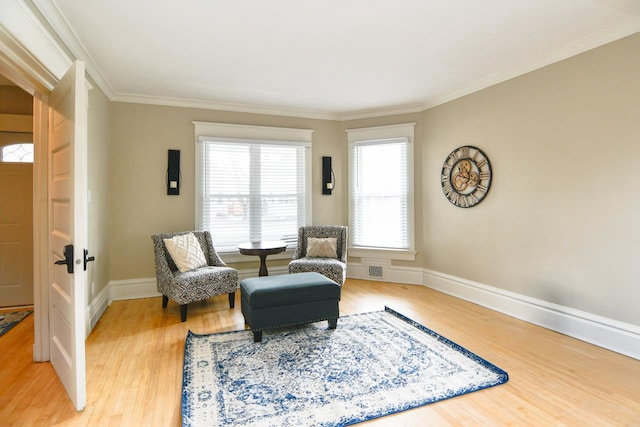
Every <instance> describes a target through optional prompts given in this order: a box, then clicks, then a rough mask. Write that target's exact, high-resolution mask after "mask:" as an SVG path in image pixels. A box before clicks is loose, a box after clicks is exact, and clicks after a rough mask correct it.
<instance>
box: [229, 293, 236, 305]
mask: <svg viewBox="0 0 640 427" xmlns="http://www.w3.org/2000/svg"><path fill="white" fill-rule="evenodd" d="M235 306H236V293H235V292H229V307H231V308H234V307H235Z"/></svg>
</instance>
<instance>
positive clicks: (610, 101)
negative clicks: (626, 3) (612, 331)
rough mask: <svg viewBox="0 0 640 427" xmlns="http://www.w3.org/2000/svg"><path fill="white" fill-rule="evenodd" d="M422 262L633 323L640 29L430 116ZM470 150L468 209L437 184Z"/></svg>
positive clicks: (639, 212) (638, 226) (639, 297)
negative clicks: (484, 183)
mask: <svg viewBox="0 0 640 427" xmlns="http://www.w3.org/2000/svg"><path fill="white" fill-rule="evenodd" d="M422 124H423V126H422V127H421V130H422V133H423V134H422V136H421V140H422V144H423V149H422V152H421V156H422V157H421V163H422V165H423V175H422V183H421V184H422V203H423V209H424V224H425V226H424V230H423V232H424V234H423V236H422V238H423V241H424V250H425V253H424V265H425V268H428V269H432V270H435V271H439V272H444V273H447V274H451V275H455V276H459V277H462V278H465V279H469V280H473V281H477V282H481V283H484V284H487V285H491V286H496V287H498V288H501V289H505V290H508V291H513V292H517V293H519V294H524V295H528V296H531V297H535V298H539V299H542V300H545V301H549V302H552V303H557V304H561V305H564V306H567V307H573V308H576V309H579V310H583V311H586V312H590V313H594V314H598V315H602V316H606V317H609V318H612V319H617V320H620V321H625V322H629V323H632V324H635V325H640V310H638V301H640V287H639V286H638V283H639V278H640V245H639V242H640V198H639V197H638V196H640V191H639V189H638V188H639V187H638V180H637V172H636V170H637V168H638V165H640V139H639V138H640V35H639V34H636V35H634V36H632V37H629V38H626V39H623V40H620V41H618V42H615V43H612V44H610V45H607V46H604V47H601V48H598V49H595V50H593V51H590V52H587V53H584V54H582V55H579V56H577V57H574V58H571V59H568V60H565V61H562V62H560V63H557V64H555V65H551V66H548V67H545V68H543V69H541V70H538V71H535V72H532V73H529V74H527V75H524V76H521V77H519V78H516V79H513V80H511V81H508V82H506V83H503V84H500V85H497V86H494V87H492V88H489V89H486V90H483V91H481V92H478V93H475V94H472V95H469V96H466V97H464V98H461V99H458V100H456V101H453V102H450V103H448V104H445V105H441V106H438V107H436V108H433V109H430V110H428V111H425V112H424V113H423V114H422ZM461 145H476V146H478V147H480V148H481V149H482V150H484V151H485V153H486V154H487V155H488V157H489V159H490V161H491V164H492V167H493V173H494V175H493V177H494V179H493V183H492V186H491V189H490V191H489V193H488V195H487V197H486V199H485V200H484V201H483V202H482V203H481V204H480V205H478V206H477V207H474V208H472V209H460V208H456V207H454V206H453V205H451V204H450V203H449V202H448V201H447V200H446V199H445V197H444V196H443V194H442V189H441V185H440V181H439V174H440V170H441V167H442V163H443V161H444V159H445V157H446V156H447V154H448V153H449V152H450V151H452V150H453V149H454V148H456V147H458V146H461Z"/></svg>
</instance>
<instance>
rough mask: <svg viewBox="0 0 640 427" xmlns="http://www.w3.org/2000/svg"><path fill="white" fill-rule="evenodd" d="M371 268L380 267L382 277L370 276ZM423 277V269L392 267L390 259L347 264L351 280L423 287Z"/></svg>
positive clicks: (364, 260) (364, 259) (361, 260)
mask: <svg viewBox="0 0 640 427" xmlns="http://www.w3.org/2000/svg"><path fill="white" fill-rule="evenodd" d="M369 267H380V268H379V269H377V270H378V271H379V272H380V273H381V274H382V275H381V276H371V275H369ZM422 276H423V274H422V268H413V267H399V266H397V265H392V264H391V261H390V260H388V259H374V258H361V259H360V262H350V263H348V264H347V277H349V278H351V279H365V280H377V281H379V282H396V283H407V284H412V285H421V284H422V280H423V277H422Z"/></svg>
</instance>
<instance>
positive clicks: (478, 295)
mask: <svg viewBox="0 0 640 427" xmlns="http://www.w3.org/2000/svg"><path fill="white" fill-rule="evenodd" d="M369 266H380V267H382V277H377V276H376V277H372V276H369ZM347 271H348V276H349V277H350V278H354V279H367V280H378V281H384V282H397V283H407V284H419V285H425V286H427V287H429V288H432V289H435V290H438V291H441V292H444V293H446V294H449V295H453V296H455V297H458V298H461V299H464V300H466V301H470V302H473V303H475V304H479V305H482V306H483V307H487V308H490V309H492V310H495V311H498V312H500V313H504V314H507V315H509V316H512V317H515V318H517V319H521V320H524V321H526V322H529V323H533V324H534V325H538V326H542V327H544V328H547V329H551V330H553V331H556V332H560V333H562V334H565V335H569V336H571V337H574V338H577V339H580V340H582V341H586V342H589V343H591V344H595V345H597V346H600V347H604V348H606V349H609V350H612V351H615V352H617V353H621V354H624V355H627V356H629V357H633V358H634V359H638V360H640V327H639V326H636V325H632V324H629V323H624V322H619V321H617V320H613V319H609V318H606V317H602V316H598V315H595V314H591V313H587V312H584V311H580V310H576V309H573V308H571V307H566V306H561V305H558V304H554V303H551V302H548V301H543V300H540V299H536V298H532V297H528V296H526V295H521V294H517V293H514V292H510V291H506V290H503V289H499V288H495V287H492V286H488V285H485V284H482V283H478V282H473V281H471V280H466V279H462V278H460V277H456V276H451V275H447V274H444V273H440V272H437V271H432V270H427V269H424V270H423V269H416V268H409V267H398V266H393V265H391V263H390V262H389V261H385V260H373V259H362V261H361V263H349V265H348V268H347ZM287 273H288V267H287V266H280V267H271V268H270V269H269V274H271V275H278V274H287ZM255 276H257V271H255V270H253V269H246V270H239V271H238V277H239V280H243V279H245V278H248V277H255ZM158 296H160V293H158V291H157V289H156V279H155V278H154V277H151V278H141V279H128V280H115V281H111V282H109V283H108V284H107V286H106V287H105V289H103V290H102V291H101V292H100V293H99V294H98V295H97V296H96V298H94V299H93V301H92V302H91V304H90V305H89V307H88V309H87V319H90V324H89V325H87V331H88V332H90V331H91V329H93V327H94V326H95V324H96V323H97V321H98V320H99V319H100V316H102V314H103V313H104V311H105V310H106V308H107V306H108V305H109V304H111V302H112V301H117V300H125V299H137V298H151V297H158Z"/></svg>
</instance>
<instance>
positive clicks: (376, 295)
mask: <svg viewBox="0 0 640 427" xmlns="http://www.w3.org/2000/svg"><path fill="white" fill-rule="evenodd" d="M236 298H237V299H236V308H235V309H233V310H231V309H229V308H228V301H227V297H226V296H221V297H217V298H213V299H210V300H208V301H206V302H201V303H196V304H190V306H189V316H188V319H187V321H186V322H185V323H181V322H180V314H179V307H178V305H176V304H175V303H173V302H169V307H168V308H167V309H166V310H163V309H162V308H161V299H160V298H149V299H139V300H129V301H115V302H113V303H112V304H111V306H110V307H109V308H108V309H107V311H106V312H105V314H104V315H103V317H102V318H101V319H100V321H99V322H98V324H97V325H96V327H95V329H94V330H93V332H92V333H91V335H90V336H89V338H88V339H87V342H86V360H87V406H86V409H85V410H84V411H82V412H80V413H77V412H76V411H75V410H74V409H73V407H72V405H71V403H70V402H69V400H68V398H67V397H66V394H65V392H64V390H63V388H62V385H61V384H60V382H59V381H58V379H57V377H56V376H55V374H54V372H53V369H52V367H51V365H50V364H49V363H34V362H32V344H33V316H29V317H28V318H27V319H26V320H24V321H22V322H21V323H20V324H19V325H18V326H16V327H15V328H13V329H12V330H11V331H9V332H8V333H7V334H5V335H4V336H3V337H0V425H2V426H50V425H56V426H179V425H180V423H181V418H180V398H181V396H180V393H181V384H182V361H183V350H184V340H185V336H186V333H187V331H188V330H189V329H190V330H192V331H193V332H196V333H212V332H220V331H232V330H237V329H242V328H243V327H244V321H243V317H242V314H241V313H240V308H239V307H240V302H239V295H236ZM385 305H387V306H389V307H391V308H393V309H394V310H396V311H399V312H400V313H402V314H404V315H406V316H408V317H410V318H412V319H414V320H416V321H418V322H420V323H422V324H423V325H425V326H427V327H428V328H430V329H433V330H434V331H436V332H438V333H440V334H442V335H444V336H445V337H447V338H449V339H451V340H453V341H455V342H457V343H458V344H460V345H462V346H464V347H466V348H467V349H469V350H471V351H473V352H475V353H476V354H478V355H479V356H481V357H483V358H485V359H487V360H489V361H490V362H492V363H494V364H495V365H497V366H499V367H501V368H502V369H504V370H506V371H507V372H508V373H509V377H510V379H509V382H508V383H506V384H503V385H500V386H497V387H492V388H489V389H486V390H482V391H479V392H475V393H471V394H468V395H464V396H458V397H456V398H453V399H449V400H446V401H442V402H438V403H435V404H432V405H428V406H425V407H422V408H416V409H413V410H410V411H405V412H402V413H399V414H395V415H390V416H387V417H383V418H379V419H376V420H372V421H369V422H368V423H366V424H368V425H372V426H425V425H429V426H450V425H461V426H494V425H495V426H503V425H513V426H529V425H530V426H559V425H567V426H608V425H611V426H621V425H628V426H640V361H638V360H635V359H632V358H629V357H626V356H622V355H620V354H617V353H614V352H611V351H608V350H604V349H602V348H599V347H596V346H593V345H590V344H587V343H585V342H582V341H578V340H575V339H573V338H569V337H567V336H564V335H561V334H558V333H555V332H552V331H549V330H546V329H543V328H540V327H537V326H533V325H531V324H529V323H526V322H522V321H520V320H516V319H514V318H511V317H508V316H505V315H503V314H500V313H497V312H494V311H491V310H488V309H486V308H483V307H480V306H478V305H475V304H471V303H469V302H466V301H462V300H460V299H457V298H454V297H451V296H448V295H445V294H442V293H440V292H437V291H434V290H431V289H429V288H426V287H423V286H415V285H403V284H394V283H382V282H373V281H365V280H351V279H350V280H348V281H347V283H346V284H345V286H344V288H343V297H342V301H341V303H340V310H341V315H348V314H354V313H360V312H367V311H374V310H381V309H383V307H384V306H385ZM338 328H340V322H339V321H338ZM380 345H384V343H380Z"/></svg>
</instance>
